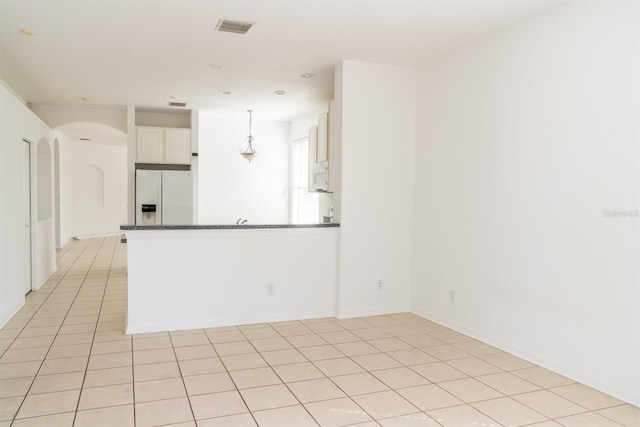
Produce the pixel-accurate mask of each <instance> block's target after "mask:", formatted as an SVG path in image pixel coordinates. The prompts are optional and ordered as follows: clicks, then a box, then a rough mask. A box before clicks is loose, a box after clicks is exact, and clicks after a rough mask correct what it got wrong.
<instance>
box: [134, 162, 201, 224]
mask: <svg viewBox="0 0 640 427" xmlns="http://www.w3.org/2000/svg"><path fill="white" fill-rule="evenodd" d="M186 224H193V179H192V174H191V171H186V170H146V169H137V170H136V225H186Z"/></svg>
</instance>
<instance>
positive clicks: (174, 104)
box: [169, 101, 187, 107]
mask: <svg viewBox="0 0 640 427" xmlns="http://www.w3.org/2000/svg"><path fill="white" fill-rule="evenodd" d="M186 106H187V103H186V102H173V101H172V102H170V103H169V107H186Z"/></svg>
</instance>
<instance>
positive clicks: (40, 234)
mask: <svg viewBox="0 0 640 427" xmlns="http://www.w3.org/2000/svg"><path fill="white" fill-rule="evenodd" d="M0 111H2V114H0V274H1V279H0V327H2V326H4V325H5V324H6V323H7V321H8V320H9V319H10V318H11V316H13V314H15V312H16V311H17V310H18V309H19V308H20V307H22V305H23V304H24V295H25V280H26V275H25V272H26V264H27V263H28V262H29V260H28V259H27V258H26V257H25V256H24V254H25V240H24V230H25V224H24V220H23V213H22V188H21V183H22V156H23V144H24V143H23V139H26V140H28V141H30V142H31V183H32V195H31V208H32V209H31V211H32V215H31V230H32V238H31V245H32V253H33V258H34V263H33V266H32V279H33V280H32V284H33V288H34V289H38V288H39V287H40V286H41V285H42V284H43V283H44V282H45V280H46V279H47V277H48V276H49V275H50V274H51V273H52V272H53V270H55V267H56V263H55V245H54V240H55V229H54V227H53V219H49V220H46V221H42V222H40V223H38V221H37V216H36V212H37V209H38V206H37V194H36V190H35V188H36V186H35V183H36V174H35V168H36V161H37V149H36V145H37V143H38V141H40V140H41V139H44V140H46V141H48V142H49V144H50V142H51V141H52V140H53V138H52V134H51V130H50V129H49V128H48V127H47V125H46V124H44V122H43V121H42V120H40V119H39V118H38V117H36V115H35V114H33V113H32V112H31V111H29V109H28V108H27V107H26V106H25V105H24V104H23V103H22V102H21V101H20V100H19V99H17V98H16V97H15V96H14V95H13V94H11V92H10V91H9V90H8V89H7V88H6V87H5V86H4V85H3V84H2V85H0ZM50 149H51V152H53V147H52V146H51V145H50ZM52 203H53V200H52Z"/></svg>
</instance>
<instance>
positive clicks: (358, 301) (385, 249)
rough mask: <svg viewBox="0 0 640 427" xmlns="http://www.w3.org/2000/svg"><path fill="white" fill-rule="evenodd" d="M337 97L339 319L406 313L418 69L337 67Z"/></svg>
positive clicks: (358, 64)
mask: <svg viewBox="0 0 640 427" xmlns="http://www.w3.org/2000/svg"><path fill="white" fill-rule="evenodd" d="M335 91H336V101H335V102H334V104H335V107H336V109H335V110H336V111H340V112H341V117H340V118H339V119H338V120H339V122H340V123H341V126H338V129H336V130H335V131H334V133H332V135H331V137H332V140H333V138H334V137H335V138H339V141H341V145H342V147H341V148H342V165H341V175H342V176H341V181H342V185H341V187H342V188H341V196H340V197H341V200H340V201H339V202H337V203H339V205H340V207H341V212H340V224H341V233H340V291H339V296H338V315H339V316H340V317H351V316H361V315H369V314H379V313H390V312H399V311H407V310H408V309H409V306H410V303H409V301H410V300H409V298H410V284H411V239H412V235H411V233H412V227H411V216H412V203H413V200H412V199H413V188H412V184H413V145H414V133H415V97H416V94H415V91H416V71H415V69H413V68H403V67H395V66H390V65H380V64H370V63H364V62H355V61H343V62H342V63H340V64H338V65H337V69H336V89H335ZM332 120H335V118H334V117H332ZM335 132H338V133H339V134H340V135H337V136H335ZM331 167H332V168H334V167H335V165H333V166H331ZM334 197H335V195H334ZM378 280H382V281H383V288H382V289H378V285H377V282H378Z"/></svg>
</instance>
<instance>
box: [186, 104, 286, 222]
mask: <svg viewBox="0 0 640 427" xmlns="http://www.w3.org/2000/svg"><path fill="white" fill-rule="evenodd" d="M248 120H249V115H248V114H247V117H246V118H240V119H234V118H219V117H215V116H212V115H208V114H206V113H202V112H201V113H200V118H199V123H200V128H199V155H198V174H199V175H198V198H199V200H198V203H199V205H198V221H199V223H201V224H233V223H235V222H236V221H237V219H238V218H240V217H242V218H244V219H248V221H249V222H250V223H251V224H280V223H287V222H289V190H288V188H289V141H290V134H289V130H290V124H289V122H273V121H261V120H259V113H256V112H254V115H253V129H252V133H253V136H254V148H255V149H256V151H257V152H258V157H257V158H256V159H255V160H253V161H252V162H251V163H249V162H248V161H247V160H245V159H244V158H243V157H242V156H241V155H240V154H239V152H240V151H244V150H245V148H246V147H247V144H246V139H245V137H246V136H247V134H248Z"/></svg>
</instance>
